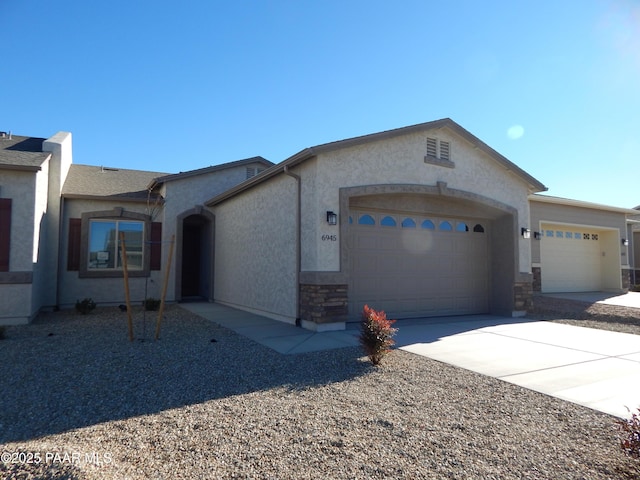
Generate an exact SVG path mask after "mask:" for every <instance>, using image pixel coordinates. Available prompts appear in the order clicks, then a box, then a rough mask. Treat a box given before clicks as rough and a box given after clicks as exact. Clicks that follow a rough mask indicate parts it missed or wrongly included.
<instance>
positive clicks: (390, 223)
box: [380, 216, 396, 227]
mask: <svg viewBox="0 0 640 480" xmlns="http://www.w3.org/2000/svg"><path fill="white" fill-rule="evenodd" d="M380 225H382V226H384V227H395V226H396V220H395V218H393V217H389V216H386V217H384V218H383V219H382V220H381V221H380Z"/></svg>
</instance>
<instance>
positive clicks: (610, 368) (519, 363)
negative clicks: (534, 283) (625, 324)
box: [398, 317, 640, 417]
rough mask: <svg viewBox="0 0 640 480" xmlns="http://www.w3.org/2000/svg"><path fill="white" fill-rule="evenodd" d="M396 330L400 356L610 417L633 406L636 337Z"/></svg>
mask: <svg viewBox="0 0 640 480" xmlns="http://www.w3.org/2000/svg"><path fill="white" fill-rule="evenodd" d="M472 318H473V320H470V321H464V319H460V320H461V321H457V322H456V321H454V322H449V323H442V324H434V323H432V324H431V325H430V326H429V328H428V329H424V328H420V327H419V326H415V327H413V326H411V325H404V324H403V325H402V326H401V327H402V328H401V330H399V331H398V345H399V347H400V348H401V349H402V350H405V351H407V352H412V353H415V354H418V355H423V356H425V357H429V358H432V359H435V360H439V361H441V362H445V363H448V364H451V365H455V366H457V367H461V368H465V369H467V370H472V371H474V372H478V373H481V374H484V375H489V376H492V377H495V378H498V379H500V380H504V381H506V382H510V383H513V384H516V385H519V386H521V387H525V388H529V389H531V390H535V391H538V392H541V393H545V394H547V395H551V396H554V397H557V398H560V399H563V400H567V401H570V402H574V403H577V404H580V405H584V406H586V407H589V408H593V409H595V410H599V411H601V412H605V413H608V414H611V415H615V416H617V417H629V412H628V411H627V408H626V407H629V409H631V410H632V411H633V412H635V411H636V409H637V408H639V407H640V336H639V335H630V334H626V333H616V332H609V331H603V330H595V329H590V328H583V327H575V326H571V325H564V324H559V323H551V322H544V321H515V320H513V319H508V318H499V317H485V318H483V317H472Z"/></svg>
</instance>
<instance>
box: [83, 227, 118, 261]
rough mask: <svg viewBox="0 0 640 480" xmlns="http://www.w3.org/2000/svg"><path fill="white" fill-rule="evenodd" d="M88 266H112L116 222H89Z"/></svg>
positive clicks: (114, 256)
mask: <svg viewBox="0 0 640 480" xmlns="http://www.w3.org/2000/svg"><path fill="white" fill-rule="evenodd" d="M89 229H90V230H89V265H88V268H114V261H115V258H116V255H115V246H116V222H96V221H92V222H91V223H90V224H89Z"/></svg>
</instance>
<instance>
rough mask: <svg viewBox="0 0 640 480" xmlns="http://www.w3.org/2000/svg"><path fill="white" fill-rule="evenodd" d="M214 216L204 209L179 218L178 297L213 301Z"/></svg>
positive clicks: (189, 211)
mask: <svg viewBox="0 0 640 480" xmlns="http://www.w3.org/2000/svg"><path fill="white" fill-rule="evenodd" d="M214 232H215V217H214V215H213V214H212V213H211V212H209V211H208V210H205V209H204V208H201V207H196V208H194V209H191V210H188V211H186V212H184V213H183V214H181V215H179V216H178V224H177V235H176V298H177V299H178V300H181V301H186V300H197V299H201V300H211V299H213V259H214V255H213V244H214V243H213V239H214Z"/></svg>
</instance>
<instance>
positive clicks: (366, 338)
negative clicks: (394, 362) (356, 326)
mask: <svg viewBox="0 0 640 480" xmlns="http://www.w3.org/2000/svg"><path fill="white" fill-rule="evenodd" d="M394 323H395V320H388V319H387V315H386V314H385V313H384V312H383V311H379V312H378V311H376V310H374V309H373V308H369V306H368V305H365V306H364V309H363V311H362V322H361V323H360V344H361V345H362V348H364V351H365V353H366V354H367V356H368V357H369V360H371V363H373V364H374V365H378V364H379V363H380V361H381V360H382V357H384V356H385V355H386V354H387V353H388V352H389V351H390V350H391V347H392V346H393V344H394V343H395V341H394V340H393V338H392V337H393V336H394V335H395V333H396V332H397V331H398V329H397V328H393V327H391V325H393V324H394Z"/></svg>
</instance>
